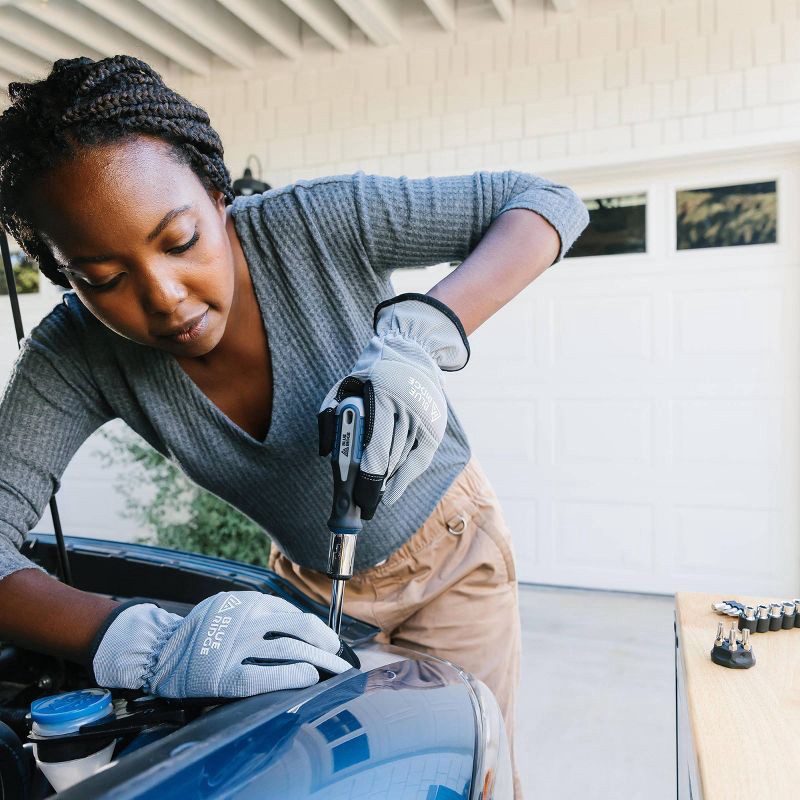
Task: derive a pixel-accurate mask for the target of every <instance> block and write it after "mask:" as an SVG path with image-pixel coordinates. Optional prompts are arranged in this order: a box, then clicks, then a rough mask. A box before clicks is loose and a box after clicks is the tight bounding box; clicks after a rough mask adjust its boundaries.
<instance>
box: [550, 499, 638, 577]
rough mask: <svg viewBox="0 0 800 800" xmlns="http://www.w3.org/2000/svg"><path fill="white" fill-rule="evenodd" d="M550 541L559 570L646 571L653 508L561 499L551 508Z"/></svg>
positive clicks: (621, 503)
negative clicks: (551, 540)
mask: <svg viewBox="0 0 800 800" xmlns="http://www.w3.org/2000/svg"><path fill="white" fill-rule="evenodd" d="M553 539H554V542H555V557H556V563H557V564H558V565H559V566H560V567H566V568H569V567H580V568H581V569H585V570H603V571H608V570H613V571H614V572H619V571H625V570H631V571H636V572H641V571H645V572H650V571H651V570H652V568H653V564H654V559H653V541H654V509H653V506H652V505H650V504H644V503H643V504H634V503H624V502H618V503H613V502H592V501H588V500H583V501H579V500H562V501H559V502H557V503H555V504H554V507H553Z"/></svg>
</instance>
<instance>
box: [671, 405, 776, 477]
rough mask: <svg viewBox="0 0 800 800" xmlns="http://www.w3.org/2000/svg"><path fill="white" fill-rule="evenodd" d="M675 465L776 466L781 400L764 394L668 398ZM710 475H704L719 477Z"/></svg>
mask: <svg viewBox="0 0 800 800" xmlns="http://www.w3.org/2000/svg"><path fill="white" fill-rule="evenodd" d="M673 420H674V422H673V442H674V445H673V459H674V461H675V463H676V465H680V464H681V463H686V462H703V463H705V464H708V465H714V464H716V465H718V467H720V468H724V467H726V466H727V465H730V464H743V465H750V466H757V467H769V466H777V465H778V464H779V463H780V462H781V460H782V459H783V458H784V447H783V445H784V440H783V438H782V429H783V426H782V424H781V403H780V401H779V400H775V399H771V398H767V397H749V398H742V397H730V396H724V395H720V396H717V397H714V398H678V399H676V400H675V401H674V403H673ZM719 477H720V476H719V475H709V478H708V479H709V480H712V481H716V480H719ZM765 477H766V476H764V475H762V480H763V479H764V478H765Z"/></svg>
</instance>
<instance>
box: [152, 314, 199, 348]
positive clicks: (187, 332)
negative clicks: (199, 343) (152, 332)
mask: <svg viewBox="0 0 800 800" xmlns="http://www.w3.org/2000/svg"><path fill="white" fill-rule="evenodd" d="M207 325H208V309H206V310H205V311H204V312H203V314H202V315H201V316H200V317H198V319H197V321H196V322H193V323H192V324H191V325H189V327H187V328H184V329H183V330H182V331H179V332H178V333H172V334H168V335H166V336H161V337H159V338H161V339H171V340H172V341H174V342H179V343H180V344H186V343H187V342H191V341H193V340H194V339H197V338H198V337H200V336H202V335H203V333H204V331H205V329H206V326H207Z"/></svg>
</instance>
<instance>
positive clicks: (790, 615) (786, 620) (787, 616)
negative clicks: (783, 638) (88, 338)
mask: <svg viewBox="0 0 800 800" xmlns="http://www.w3.org/2000/svg"><path fill="white" fill-rule="evenodd" d="M795 619H796V615H795V611H794V601H793V600H785V601H784V603H783V623H782V624H781V629H782V630H785V631H788V630H789V629H790V628H794V623H795Z"/></svg>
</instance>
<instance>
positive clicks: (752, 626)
mask: <svg viewBox="0 0 800 800" xmlns="http://www.w3.org/2000/svg"><path fill="white" fill-rule="evenodd" d="M757 625H758V620H757V619H756V610H755V608H754V607H753V606H745V607H744V611H743V612H742V616H741V617H739V630H740V631H750V633H755V632H756V626H757Z"/></svg>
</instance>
